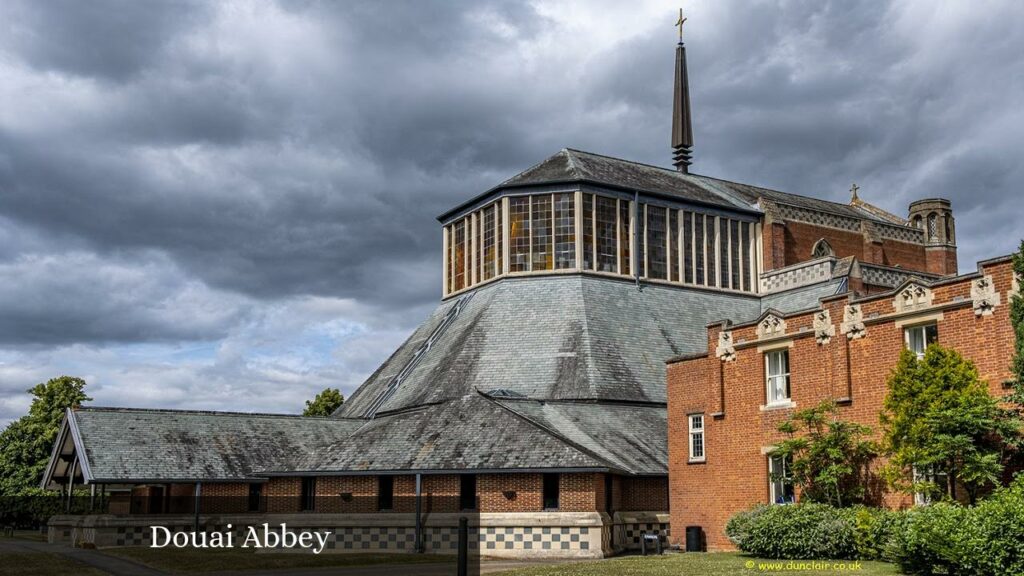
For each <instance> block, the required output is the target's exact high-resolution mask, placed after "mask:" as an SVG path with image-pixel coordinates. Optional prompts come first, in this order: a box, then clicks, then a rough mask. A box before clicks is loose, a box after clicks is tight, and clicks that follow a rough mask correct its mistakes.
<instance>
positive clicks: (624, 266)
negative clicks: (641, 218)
mask: <svg viewBox="0 0 1024 576" xmlns="http://www.w3.org/2000/svg"><path fill="white" fill-rule="evenodd" d="M632 243H633V237H632V236H631V235H630V233H629V202H628V201H627V200H619V260H620V261H621V266H620V267H619V270H620V273H621V274H627V275H628V274H631V273H632V272H631V271H630V268H629V254H630V252H631V250H632V249H631V248H630V245H631V244H632Z"/></svg>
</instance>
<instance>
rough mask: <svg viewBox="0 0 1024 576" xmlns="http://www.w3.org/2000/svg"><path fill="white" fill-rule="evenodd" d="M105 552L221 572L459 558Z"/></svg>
mask: <svg viewBox="0 0 1024 576" xmlns="http://www.w3.org/2000/svg"><path fill="white" fill-rule="evenodd" d="M101 552H103V553H104V554H109V555H111V556H117V557H119V558H125V559H128V560H134V561H136V562H140V563H142V564H146V565H147V566H151V567H153V568H156V569H157V570H163V571H165V572H175V573H197V572H220V571H223V570H232V571H235V570H238V571H242V570H256V569H259V570H273V569H281V570H286V569H297V568H325V567H334V566H370V565H374V564H433V563H438V562H452V563H454V562H455V558H454V556H437V555H431V554H331V553H326V554H308V553H287V552H286V553H274V552H266V553H265V552H260V553H257V552H256V551H255V550H247V549H241V548H230V549H196V548H144V547H138V548H135V547H132V548H106V549H104V550H101Z"/></svg>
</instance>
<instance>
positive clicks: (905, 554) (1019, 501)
mask: <svg viewBox="0 0 1024 576" xmlns="http://www.w3.org/2000/svg"><path fill="white" fill-rule="evenodd" d="M906 517H907V520H906V527H905V529H904V530H902V531H898V532H897V533H896V534H895V535H894V537H893V538H892V539H891V540H890V545H889V556H890V557H891V559H892V560H893V561H894V562H896V563H897V564H899V565H900V568H901V569H902V570H903V571H904V572H905V573H908V574H922V575H930V574H936V573H946V574H977V575H979V576H996V575H1000V576H1001V575H1004V574H1024V476H1020V477H1018V478H1017V481H1016V482H1014V484H1013V485H1012V486H1011V487H1009V488H1003V489H1000V490H997V491H996V492H994V493H993V494H992V495H991V496H990V497H988V498H986V499H985V500H983V501H982V502H981V503H980V504H978V505H977V506H976V507H973V508H964V507H961V506H957V505H955V504H935V505H932V506H926V507H922V508H916V509H914V510H911V511H909V512H907V513H906Z"/></svg>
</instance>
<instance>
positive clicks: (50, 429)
mask: <svg viewBox="0 0 1024 576" xmlns="http://www.w3.org/2000/svg"><path fill="white" fill-rule="evenodd" d="M28 393H29V394H32V396H34V398H33V400H32V405H31V406H30V407H29V409H28V414H26V415H25V416H22V417H21V418H19V419H18V420H15V421H14V422H11V423H10V424H9V425H8V426H7V428H5V429H4V431H3V432H0V494H3V495H6V496H14V495H19V494H24V493H26V492H28V491H31V490H32V489H33V488H36V487H37V486H38V485H39V481H40V480H41V479H42V476H43V471H44V469H45V468H46V463H47V461H48V460H49V459H50V451H51V450H52V449H53V443H54V442H55V441H56V440H57V434H58V432H60V424H61V422H62V420H63V418H64V412H65V411H66V410H67V409H68V408H73V407H77V406H80V405H81V404H82V403H84V402H89V401H91V400H92V398H89V397H88V396H86V394H85V380H82V379H81V378H74V377H71V376H61V377H60V378H53V379H52V380H50V381H49V382H46V383H44V384H37V385H35V386H34V387H32V388H31V389H30V390H28Z"/></svg>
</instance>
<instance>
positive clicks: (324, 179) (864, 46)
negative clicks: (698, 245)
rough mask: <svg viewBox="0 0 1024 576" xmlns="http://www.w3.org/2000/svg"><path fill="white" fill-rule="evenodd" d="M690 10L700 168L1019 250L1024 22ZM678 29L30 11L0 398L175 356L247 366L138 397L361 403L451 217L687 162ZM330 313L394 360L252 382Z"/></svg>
mask: <svg viewBox="0 0 1024 576" xmlns="http://www.w3.org/2000/svg"><path fill="white" fill-rule="evenodd" d="M685 5H686V8H687V10H688V16H689V18H690V19H689V22H688V24H687V30H686V42H687V51H688V57H689V68H690V83H691V90H692V99H693V106H694V121H695V124H696V135H695V136H696V147H695V161H696V163H695V166H694V168H695V171H696V172H699V173H703V174H708V175H713V176H718V177H723V178H727V179H731V180H738V181H743V182H749V183H753V184H760V185H765V186H770V187H774V188H778V189H782V190H786V191H791V192H797V193H803V194H810V195H815V196H819V197H823V198H829V199H833V200H839V201H845V200H846V199H847V197H848V192H847V190H848V188H849V186H850V182H851V181H854V180H855V181H857V183H858V184H859V185H860V186H861V190H862V196H863V197H865V198H866V199H867V200H869V201H872V202H875V203H877V204H879V205H881V206H883V207H884V208H887V209H889V210H891V211H893V212H896V213H904V212H905V211H906V206H907V204H908V203H909V202H910V201H912V200H914V199H917V198H921V197H932V196H943V197H947V198H950V199H952V200H953V203H954V208H955V210H956V215H957V226H958V237H959V240H960V257H961V267H962V269H963V270H969V269H971V267H972V266H973V262H974V261H975V260H977V259H980V258H984V257H989V256H994V255H997V254H1003V253H1007V252H1009V251H1010V250H1011V249H1013V248H1014V247H1015V244H1016V243H1017V242H1018V241H1019V238H1020V236H1021V235H1022V234H1024V230H1022V229H1021V226H1020V222H1021V216H1022V215H1024V203H1021V202H1020V193H1019V191H1018V186H1019V184H1018V183H1019V182H1021V181H1024V173H1022V168H1021V162H1020V150H1021V149H1022V147H1024V108H1022V107H1021V106H1020V103H1021V100H1022V95H1024V59H1021V58H1020V57H1019V55H1020V54H1021V53H1024V9H1022V8H1021V6H1020V5H1019V3H1015V2H1012V1H1009V0H1007V1H991V2H985V3H966V2H932V1H923V0H922V1H912V2H891V3H880V2H846V1H843V2H839V1H835V2H820V1H816V0H814V1H812V0H803V1H801V0H789V1H781V2H767V1H753V2H751V1H747V0H743V1H740V0H735V1H716V2H701V3H697V2H688V3H685ZM672 22H674V14H673V9H670V8H666V7H665V6H664V4H663V3H661V2H657V1H654V0H652V1H650V2H646V3H635V4H634V3H629V4H626V3H618V2H610V1H609V2H583V1H580V0H577V1H572V0H565V1H550V2H549V1H537V2H529V3H527V2H477V1H473V2H469V1H465V2H412V1H408V2H386V3H384V2H316V1H307V2H279V3H274V2H269V1H268V2H258V3H257V2H208V3H207V2H179V1H175V2H156V1H153V2H89V3H83V2H72V1H68V2H33V1H23V2H19V1H16V0H11V1H9V2H4V3H3V4H2V5H0V101H2V105H0V385H3V383H4V381H5V380H4V378H8V380H7V381H8V382H15V381H20V380H18V379H19V378H26V377H28V376H25V374H33V375H34V374H36V373H37V372H33V371H27V372H26V371H25V370H21V369H20V368H19V367H21V366H24V365H27V364H28V363H36V364H37V365H42V366H48V367H52V368H53V370H55V371H57V370H63V369H64V365H62V364H61V363H60V361H59V358H60V354H57V353H56V352H55V351H56V350H60V349H62V348H61V347H68V346H85V347H87V348H88V350H90V351H89V352H88V353H85V352H81V350H79V353H77V356H75V357H76V358H81V359H82V360H81V364H80V366H82V367H83V368H82V369H83V370H85V371H90V370H92V371H93V372H94V373H95V374H97V375H99V376H97V377H103V378H109V379H112V380H114V381H117V379H118V378H119V376H117V374H118V372H117V370H116V369H115V368H116V367H117V366H118V362H120V361H121V359H119V358H118V357H116V356H113V357H107V356H104V355H103V354H102V352H103V351H104V350H107V349H109V347H111V346H131V345H149V344H160V345H168V346H169V345H171V344H173V343H177V344H176V345H181V346H187V345H188V343H202V345H204V346H205V345H209V346H215V347H216V346H219V347H220V351H219V352H218V354H221V356H220V357H218V359H217V360H216V361H210V362H213V363H212V364H211V363H209V362H208V363H207V364H202V365H200V364H197V365H196V366H198V367H196V368H195V369H194V370H191V371H190V369H189V368H188V366H190V364H188V363H187V362H183V363H179V364H174V362H175V360H174V358H175V357H174V356H173V355H170V354H171V353H170V352H168V354H169V355H168V356H166V357H164V358H162V359H160V360H159V361H157V360H154V362H153V363H152V364H146V366H145V367H140V368H139V369H138V370H136V371H135V372H133V373H132V374H134V375H133V376H131V377H133V378H134V377H144V378H154V376H153V375H154V374H157V373H159V369H158V368H154V367H153V366H165V367H166V366H169V365H174V373H173V377H171V376H170V375H168V376H166V377H164V378H162V379H160V381H162V382H165V383H166V386H165V389H169V388H173V389H176V390H178V391H179V392H181V391H182V390H190V388H189V386H193V385H194V384H189V385H185V384H182V383H183V382H187V381H189V379H190V378H194V379H195V380H202V381H213V382H226V381H228V380H231V376H230V373H231V371H232V370H236V369H237V370H236V371H237V374H244V375H245V376H244V379H245V380H253V379H257V378H259V377H260V375H261V374H263V375H264V376H266V375H267V374H271V373H272V374H274V376H272V377H269V381H275V382H277V381H287V380H288V379H289V378H293V377H294V379H295V380H297V381H298V380H303V378H306V379H307V380H308V381H309V382H315V383H322V382H330V381H331V379H332V378H335V377H337V374H339V373H344V374H345V376H343V377H339V378H341V379H342V380H343V381H344V383H345V386H349V387H350V386H352V385H354V384H355V383H358V381H359V379H360V377H361V376H365V374H366V373H367V372H368V371H370V370H372V369H373V364H374V362H376V361H378V360H380V359H382V358H383V357H385V356H386V355H387V354H388V353H389V352H390V350H388V349H387V347H388V346H390V345H393V344H394V343H395V342H397V341H399V340H400V338H401V336H402V334H404V333H407V332H408V330H409V329H410V328H411V327H412V326H413V325H415V323H416V322H417V321H418V320H419V319H420V318H421V317H422V316H423V314H424V313H425V311H426V310H427V309H429V307H430V306H431V304H432V303H433V302H434V301H436V299H437V297H438V293H439V287H440V254H439V252H440V250H439V247H440V234H439V228H438V225H437V222H436V221H435V220H434V217H435V216H436V215H437V214H439V213H441V212H442V211H443V210H445V209H446V208H448V207H450V206H452V205H455V204H456V203H458V202H460V201H462V200H464V199H466V198H468V197H470V196H472V195H474V194H476V193H479V192H481V191H483V190H485V189H487V188H490V187H491V186H493V185H494V184H496V183H498V182H500V181H502V180H504V179H505V178H507V177H509V176H511V175H513V174H515V173H516V172H518V171H520V170H522V169H525V168H527V167H528V166H530V165H532V164H534V163H536V162H538V161H539V160H541V159H542V158H544V157H546V156H548V155H550V154H552V153H554V152H556V151H557V150H558V149H560V148H562V147H565V146H571V147H577V148H582V149H585V150H591V151H594V152H598V153H604V154H610V155H615V156H620V157H625V158H629V159H634V160H638V161H643V162H648V163H653V164H660V165H667V164H668V163H669V160H670V154H669V147H668V131H669V115H670V110H671V101H670V99H671V87H672V77H671V73H672V63H673V58H674V54H673V49H674V42H675V37H674V31H673V29H672V27H671V24H672ZM322 299H327V300H331V301H337V302H344V303H345V306H343V307H342V308H339V309H335V308H332V307H330V306H325V307H320V308H317V307H314V309H315V310H316V313H309V315H300V316H301V317H302V318H308V321H309V323H310V325H317V326H319V325H320V324H321V323H325V322H329V318H330V317H331V315H332V314H340V315H341V316H340V318H342V319H348V320H351V322H352V323H353V325H359V326H364V327H365V329H366V330H368V332H366V333H363V334H362V336H360V338H361V339H362V341H364V342H374V343H376V344H379V347H380V350H377V351H376V352H373V353H371V352H368V351H366V349H365V347H362V348H361V347H359V346H357V345H355V344H353V343H352V342H350V341H348V343H347V344H346V345H345V347H346V349H352V350H355V349H359V350H361V351H360V352H359V354H358V367H357V368H353V367H352V362H354V360H352V358H353V356H352V355H351V354H354V352H353V353H350V354H349V355H348V356H346V355H345V353H344V352H342V353H340V354H341V356H340V357H339V358H340V359H335V360H334V361H337V362H340V363H345V362H348V363H349V365H347V367H344V368H337V367H331V366H330V365H329V361H330V358H329V356H330V353H329V352H325V354H327V356H325V358H327V360H324V362H320V361H317V362H313V363H312V364H310V362H311V361H310V360H309V359H308V358H307V359H306V363H305V364H301V363H300V364H301V366H302V367H300V368H295V367H294V366H293V365H292V364H291V363H290V362H291V360H288V359H286V358H284V357H283V356H275V357H274V360H273V362H270V364H268V362H269V361H267V360H265V359H260V360H255V359H253V358H249V360H247V361H246V362H248V364H244V365H241V364H238V363H237V362H235V361H231V362H228V361H227V360H225V357H224V354H226V352H225V350H228V349H230V350H232V351H237V350H238V349H240V348H242V347H244V346H245V345H247V343H248V344H252V345H253V346H255V347H259V346H260V344H258V343H259V342H263V341H264V339H265V338H264V336H260V335H259V334H257V333H258V332H259V331H260V330H265V331H266V330H270V328H266V325H265V323H264V322H263V320H262V319H264V318H266V316H267V315H268V314H270V312H268V310H276V311H277V312H274V314H277V315H284V316H287V315H288V312H282V311H281V310H285V311H288V310H294V309H296V308H302V307H307V306H308V303H309V302H311V301H315V302H321V301H324V300H322ZM324 325H328V324H324ZM331 326H333V325H331ZM261 327H262V328H261ZM275 329H277V328H275ZM288 330H291V331H292V332H289V333H290V334H294V335H295V338H298V339H299V340H300V341H302V342H306V341H307V340H308V339H309V338H312V337H311V336H309V335H308V334H306V332H304V331H303V329H301V328H298V327H294V326H292V327H289V328H288ZM242 334H245V337H242V336H240V335H242ZM384 334H386V335H387V336H386V337H385V336H383V335H384ZM271 340H273V341H275V342H277V340H274V339H273V338H271ZM314 340H315V339H314ZM280 346H281V347H282V348H281V350H283V349H285V348H287V347H288V346H291V344H288V345H285V344H281V345H280ZM5 349H6V350H8V351H11V350H26V349H31V350H32V351H31V353H29V352H23V354H31V355H28V356H26V355H22V356H19V355H18V354H17V353H15V352H8V353H7V354H6V355H5V353H4V350H5ZM261 350H262V349H261ZM278 352H280V350H278ZM261 353H262V352H261ZM242 356H245V355H244V354H243V355H242ZM293 356H294V355H293ZM85 358H88V360H86V359H85ZM232 358H234V356H232ZM289 358H292V357H289ZM271 364H272V366H271ZM314 364H315V366H314V368H309V366H312V365H314ZM267 366H271V367H270V368H268V367H267ZM78 367H79V365H71V366H70V367H68V369H76V368H78ZM125 370H126V371H125V372H124V374H127V373H128V370H127V369H125ZM211 370H214V371H215V370H220V372H217V374H216V375H215V376H214V375H211V372H210V371H211ZM289 370H291V372H289ZM285 373H287V374H291V376H283V375H282V374H285ZM5 374H8V375H9V376H5ZM168 374H170V373H168ZM237 374H236V377H235V378H236V379H235V381H234V382H235V384H231V385H227V384H225V386H226V387H227V388H229V389H234V388H233V387H240V386H242V385H241V383H240V382H241V380H239V378H241V376H237ZM120 378H122V379H128V378H129V376H128V375H122V376H120ZM281 378H283V379H284V380H280V379H281ZM25 384H26V385H29V384H31V382H25ZM310 385H312V384H310ZM12 386H13V385H12ZM107 386H110V387H113V388H116V386H115V385H114V384H107ZM113 388H110V389H113ZM5 389H6V388H5ZM181 396H183V397H185V396H189V394H184V393H182V394H181ZM213 398H219V397H216V396H215V397H213ZM153 402H154V403H157V404H160V403H162V402H164V403H166V402H165V400H162V399H161V397H159V396H157V395H154V396H153ZM168 402H172V401H168ZM173 402H176V401H173ZM209 404H213V405H215V404H216V401H215V400H210V401H209ZM204 406H207V404H204ZM0 417H2V414H0Z"/></svg>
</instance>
